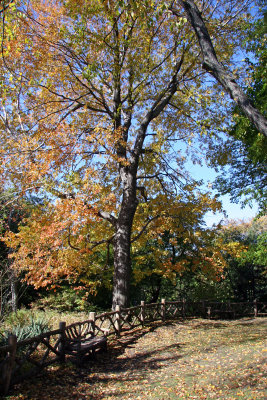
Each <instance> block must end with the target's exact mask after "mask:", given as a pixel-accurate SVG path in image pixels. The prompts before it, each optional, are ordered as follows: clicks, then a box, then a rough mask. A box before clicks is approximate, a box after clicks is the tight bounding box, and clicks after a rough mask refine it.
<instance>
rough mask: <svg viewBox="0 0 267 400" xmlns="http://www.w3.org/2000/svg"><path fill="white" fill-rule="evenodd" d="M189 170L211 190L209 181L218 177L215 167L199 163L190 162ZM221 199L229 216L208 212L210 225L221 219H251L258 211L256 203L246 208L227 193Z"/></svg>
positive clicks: (207, 219) (207, 221)
mask: <svg viewBox="0 0 267 400" xmlns="http://www.w3.org/2000/svg"><path fill="white" fill-rule="evenodd" d="M188 171H189V172H190V174H191V177H192V178H194V179H197V180H200V179H203V181H204V182H205V184H204V185H203V188H207V190H210V188H208V183H209V182H210V183H212V181H213V180H214V179H215V177H216V175H217V174H216V172H215V170H214V169H213V168H210V167H207V166H204V165H203V166H202V167H201V166H199V165H193V164H191V163H188ZM220 201H222V205H223V209H224V210H225V211H226V214H227V218H225V216H224V214H222V213H217V214H215V215H214V214H213V213H212V212H210V213H207V215H206V218H205V222H206V224H207V225H208V226H212V224H214V223H219V222H220V221H221V220H224V221H225V220H226V219H228V220H231V219H235V220H245V221H247V220H249V219H251V218H253V217H255V216H256V214H257V212H258V207H257V205H256V203H255V205H254V206H253V207H252V208H250V207H249V206H246V207H245V208H241V204H240V203H238V204H237V203H232V202H231V201H230V196H229V195H225V196H221V197H220Z"/></svg>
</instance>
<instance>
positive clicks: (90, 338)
mask: <svg viewBox="0 0 267 400" xmlns="http://www.w3.org/2000/svg"><path fill="white" fill-rule="evenodd" d="M82 328H83V326H81V325H80V324H79V323H78V324H72V325H70V326H68V327H67V328H66V329H65V335H64V342H65V343H64V353H65V354H67V355H70V356H72V357H73V358H74V359H75V361H76V362H77V363H78V364H81V363H82V362H83V361H84V359H85V357H86V356H88V355H89V356H91V357H92V358H95V357H96V351H98V350H99V351H101V350H102V351H107V336H106V335H107V334H108V330H105V329H102V332H101V333H102V334H101V336H95V335H94V330H93V331H92V329H91V328H92V327H91V326H90V325H89V324H88V326H87V327H86V328H85V329H82Z"/></svg>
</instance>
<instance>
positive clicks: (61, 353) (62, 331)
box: [58, 321, 66, 364]
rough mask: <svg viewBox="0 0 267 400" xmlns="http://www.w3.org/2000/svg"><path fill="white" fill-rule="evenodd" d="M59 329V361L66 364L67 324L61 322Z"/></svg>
mask: <svg viewBox="0 0 267 400" xmlns="http://www.w3.org/2000/svg"><path fill="white" fill-rule="evenodd" d="M59 329H60V334H59V345H58V350H59V361H60V363H62V364H63V363H64V362H65V361H66V357H65V356H66V354H65V329H66V322H64V321H61V322H60V323H59Z"/></svg>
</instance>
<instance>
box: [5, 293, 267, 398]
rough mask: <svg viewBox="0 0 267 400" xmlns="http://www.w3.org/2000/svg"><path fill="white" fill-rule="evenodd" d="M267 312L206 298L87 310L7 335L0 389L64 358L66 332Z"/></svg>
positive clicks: (96, 332) (263, 307) (261, 306)
mask: <svg viewBox="0 0 267 400" xmlns="http://www.w3.org/2000/svg"><path fill="white" fill-rule="evenodd" d="M265 315H267V304H265V303H260V302H257V301H256V300H255V301H254V302H250V303H249V302H247V303H231V302H226V303H219V302H210V301H201V302H195V303H194V302H188V301H185V300H183V301H165V300H164V299H162V300H161V303H153V304H145V303H144V302H143V301H142V302H141V304H140V305H139V306H135V307H130V308H125V309H120V307H119V306H117V307H116V309H115V311H111V312H106V313H103V314H100V315H95V313H90V314H89V318H88V320H86V321H82V322H76V323H74V324H71V325H68V326H66V324H65V322H61V323H60V324H59V329H57V330H53V331H50V332H46V333H43V334H41V335H39V336H35V337H33V338H30V339H26V340H22V341H19V342H17V338H16V336H15V335H10V336H9V338H8V345H7V346H3V347H0V391H1V393H3V394H7V392H8V389H9V387H10V386H11V385H14V384H15V383H18V382H21V381H22V380H24V379H26V378H27V377H30V376H33V375H35V374H37V373H39V372H40V371H42V370H43V369H44V368H45V367H47V366H48V365H51V364H53V363H55V362H60V363H63V362H64V361H65V351H64V341H65V338H66V337H69V336H74V335H76V336H81V335H83V334H84V332H86V333H90V334H92V335H93V336H102V335H103V334H104V335H107V336H109V335H113V336H120V334H121V333H122V332H126V331H130V330H132V329H134V328H136V327H140V326H143V325H144V324H148V323H150V322H153V321H160V320H161V321H166V320H175V319H179V318H189V317H202V318H222V317H223V318H239V317H244V316H251V317H258V316H265Z"/></svg>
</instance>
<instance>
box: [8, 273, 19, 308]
mask: <svg viewBox="0 0 267 400" xmlns="http://www.w3.org/2000/svg"><path fill="white" fill-rule="evenodd" d="M9 281H10V289H11V308H12V311H13V312H17V310H18V289H17V283H18V282H17V277H16V274H15V272H14V271H13V270H12V268H10V271H9Z"/></svg>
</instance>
